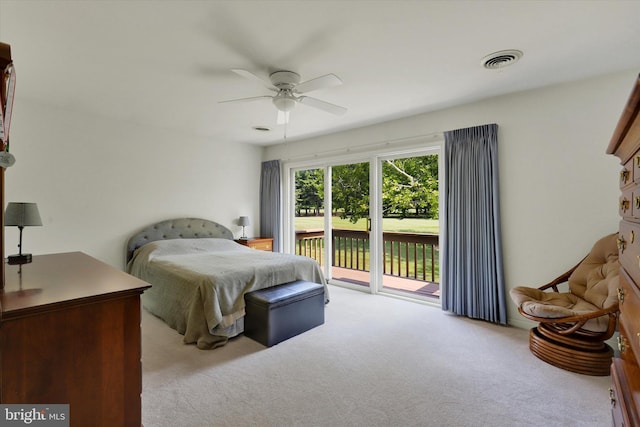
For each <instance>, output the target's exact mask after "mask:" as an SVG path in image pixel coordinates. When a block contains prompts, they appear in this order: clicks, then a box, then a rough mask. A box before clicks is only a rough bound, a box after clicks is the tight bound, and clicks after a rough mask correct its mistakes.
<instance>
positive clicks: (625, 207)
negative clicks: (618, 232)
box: [618, 189, 634, 217]
mask: <svg viewBox="0 0 640 427" xmlns="http://www.w3.org/2000/svg"><path fill="white" fill-rule="evenodd" d="M633 202H634V200H633V189H628V190H626V191H624V192H622V194H621V195H620V198H619V199H618V214H619V215H620V216H621V217H632V216H633V206H634V203H633Z"/></svg>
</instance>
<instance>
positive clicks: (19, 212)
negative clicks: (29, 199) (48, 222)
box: [4, 202, 42, 227]
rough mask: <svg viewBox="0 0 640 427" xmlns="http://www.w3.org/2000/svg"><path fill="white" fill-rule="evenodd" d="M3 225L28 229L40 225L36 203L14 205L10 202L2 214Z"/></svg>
mask: <svg viewBox="0 0 640 427" xmlns="http://www.w3.org/2000/svg"><path fill="white" fill-rule="evenodd" d="M4 225H5V226H8V225H12V226H18V227H25V226H26V227H28V226H36V225H42V220H41V219H40V213H39V212H38V205H37V204H36V203H22V202H20V203H15V202H11V203H9V204H8V205H7V210H5V212H4Z"/></svg>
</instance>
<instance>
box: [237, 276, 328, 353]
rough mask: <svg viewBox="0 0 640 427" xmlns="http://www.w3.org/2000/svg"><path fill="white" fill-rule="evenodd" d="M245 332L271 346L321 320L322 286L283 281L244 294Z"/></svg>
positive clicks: (315, 324) (319, 322)
mask: <svg viewBox="0 0 640 427" xmlns="http://www.w3.org/2000/svg"><path fill="white" fill-rule="evenodd" d="M244 301H245V305H246V307H245V311H246V314H245V318H244V334H245V335H246V336H248V337H249V338H251V339H253V340H255V341H258V342H259V343H261V344H262V345H266V346H267V347H271V346H272V345H276V344H278V343H279V342H282V341H284V340H287V339H289V338H291V337H294V336H296V335H298V334H301V333H303V332H305V331H308V330H309V329H311V328H315V327H316V326H319V325H322V324H323V323H324V286H323V285H321V284H318V283H311V282H305V281H303V280H298V281H296V282H291V283H285V284H284V285H279V286H275V287H273V288H266V289H260V290H257V291H254V292H249V293H248V294H245V296H244Z"/></svg>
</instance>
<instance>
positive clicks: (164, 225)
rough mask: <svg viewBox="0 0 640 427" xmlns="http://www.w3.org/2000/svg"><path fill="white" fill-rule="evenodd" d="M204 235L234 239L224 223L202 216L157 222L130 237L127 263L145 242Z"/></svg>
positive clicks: (126, 256) (126, 254)
mask: <svg viewBox="0 0 640 427" xmlns="http://www.w3.org/2000/svg"><path fill="white" fill-rule="evenodd" d="M202 237H218V238H221V239H233V233H231V230H229V229H228V228H227V227H225V226H224V225H220V224H218V223H217V222H213V221H209V220H206V219H200V218H176V219H168V220H165V221H161V222H157V223H155V224H151V225H149V226H148V227H145V228H144V229H142V230H140V231H139V232H137V233H136V234H134V235H133V236H131V237H130V238H129V240H128V241H127V248H126V253H125V261H124V262H125V265H126V264H127V263H128V262H129V261H130V260H131V258H132V257H133V252H135V250H136V249H138V248H139V247H140V246H142V245H144V244H145V243H149V242H153V241H156V240H167V239H194V238H202Z"/></svg>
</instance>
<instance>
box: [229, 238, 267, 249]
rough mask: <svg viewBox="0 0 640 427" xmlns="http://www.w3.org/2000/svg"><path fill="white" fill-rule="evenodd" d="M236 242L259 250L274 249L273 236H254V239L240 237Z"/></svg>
mask: <svg viewBox="0 0 640 427" xmlns="http://www.w3.org/2000/svg"><path fill="white" fill-rule="evenodd" d="M236 242H238V243H240V244H241V245H243V246H247V247H250V248H252V249H257V250H259V251H268V252H272V251H273V238H272V237H254V238H252V239H239V240H236Z"/></svg>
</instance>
